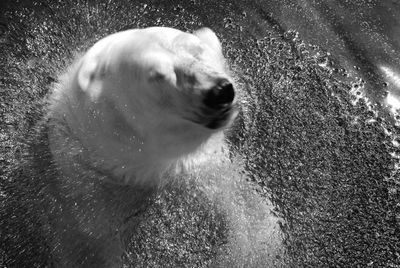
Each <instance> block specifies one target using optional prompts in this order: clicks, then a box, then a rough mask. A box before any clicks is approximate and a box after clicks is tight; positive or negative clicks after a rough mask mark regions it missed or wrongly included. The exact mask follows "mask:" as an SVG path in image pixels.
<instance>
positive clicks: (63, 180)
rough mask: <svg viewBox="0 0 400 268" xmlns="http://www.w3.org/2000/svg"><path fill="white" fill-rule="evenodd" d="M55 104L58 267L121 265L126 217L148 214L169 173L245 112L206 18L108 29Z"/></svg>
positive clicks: (52, 138)
mask: <svg viewBox="0 0 400 268" xmlns="http://www.w3.org/2000/svg"><path fill="white" fill-rule="evenodd" d="M49 107H50V109H49V114H48V118H47V125H48V137H49V146H50V149H51V154H52V158H53V162H54V165H55V166H56V167H57V168H56V169H57V171H58V174H59V175H58V181H59V182H58V184H57V187H59V189H62V193H63V194H60V195H58V197H55V198H54V199H56V201H55V202H56V203H57V204H59V205H58V208H59V211H60V212H59V213H58V214H57V217H55V218H56V219H52V221H53V226H55V227H53V228H54V229H55V231H53V233H54V234H55V235H54V239H53V241H52V243H53V245H52V248H54V255H55V256H56V258H55V259H56V260H55V262H56V263H58V266H59V267H80V266H82V267H119V266H120V265H121V255H122V253H123V251H124V246H123V240H124V238H123V237H121V236H123V229H124V228H125V225H126V222H127V221H132V220H131V219H132V217H133V216H132V215H134V216H135V217H134V218H140V214H141V213H142V212H143V211H144V210H145V209H146V206H147V205H148V202H149V198H150V197H151V196H152V194H153V193H154V192H156V189H158V188H160V187H162V186H163V184H165V181H166V180H168V178H170V177H174V176H173V175H171V174H174V173H177V172H182V170H185V169H186V168H187V166H190V165H195V164H196V163H197V162H201V161H206V160H205V159H207V154H208V153H210V152H215V151H219V152H220V151H222V150H223V149H224V148H223V147H224V146H225V143H224V137H223V134H222V130H224V129H225V128H226V127H228V126H229V125H230V124H231V123H232V122H233V120H234V119H235V117H236V115H237V107H236V104H235V89H234V85H233V80H232V78H231V77H230V75H229V71H228V68H227V66H226V62H225V60H224V57H223V55H222V50H221V44H220V42H219V40H218V38H217V36H216V35H215V34H214V33H213V32H212V31H211V30H210V29H208V28H203V29H200V30H198V31H196V32H194V33H193V34H190V33H185V32H182V31H179V30H176V29H172V28H164V27H152V28H146V29H134V30H127V31H123V32H119V33H115V34H112V35H110V36H107V37H105V38H104V39H101V40H100V41H98V42H97V43H96V44H95V45H94V46H93V47H91V48H90V49H89V50H88V51H87V52H86V54H84V55H83V57H81V58H80V59H79V60H78V61H77V62H76V63H75V64H74V65H73V66H72V67H71V68H70V69H69V70H68V72H67V73H66V74H65V75H64V77H62V79H61V81H60V83H59V84H58V85H57V86H56V88H55V89H54V92H53V93H52V95H51V98H50V106H49ZM116 189H118V190H116ZM55 207H57V206H55ZM128 219H129V220H128Z"/></svg>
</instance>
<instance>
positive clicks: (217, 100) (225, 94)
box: [204, 79, 235, 110]
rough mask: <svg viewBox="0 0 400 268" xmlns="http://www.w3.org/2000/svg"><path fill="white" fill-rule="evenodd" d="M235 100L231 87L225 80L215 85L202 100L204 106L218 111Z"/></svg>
mask: <svg viewBox="0 0 400 268" xmlns="http://www.w3.org/2000/svg"><path fill="white" fill-rule="evenodd" d="M234 98H235V91H234V89H233V85H232V83H231V82H229V81H228V80H226V79H223V80H221V81H219V82H218V83H217V85H216V86H215V87H213V88H211V89H210V90H208V91H207V93H206V94H205V98H204V104H205V105H206V106H207V107H208V108H211V109H215V110H219V109H221V108H224V107H226V106H227V105H230V104H231V103H232V101H233V99H234Z"/></svg>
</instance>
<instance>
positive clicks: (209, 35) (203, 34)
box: [193, 28, 222, 53]
mask: <svg viewBox="0 0 400 268" xmlns="http://www.w3.org/2000/svg"><path fill="white" fill-rule="evenodd" d="M193 34H194V35H196V36H197V37H198V38H199V39H200V40H201V41H202V42H204V43H206V44H207V45H208V46H209V47H210V48H212V49H213V50H214V51H216V52H218V53H222V47H221V43H220V42H219V39H218V37H217V36H216V35H215V33H214V32H213V31H211V29H209V28H201V29H199V30H197V31H195V32H194V33H193Z"/></svg>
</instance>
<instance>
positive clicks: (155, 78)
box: [148, 70, 177, 86]
mask: <svg viewBox="0 0 400 268" xmlns="http://www.w3.org/2000/svg"><path fill="white" fill-rule="evenodd" d="M165 71H166V70H151V71H150V72H149V78H148V80H149V82H150V83H161V84H165V83H169V84H171V85H173V86H175V85H176V80H177V78H176V75H175V72H174V71H173V70H168V72H165Z"/></svg>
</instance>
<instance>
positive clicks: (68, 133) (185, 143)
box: [50, 100, 222, 185]
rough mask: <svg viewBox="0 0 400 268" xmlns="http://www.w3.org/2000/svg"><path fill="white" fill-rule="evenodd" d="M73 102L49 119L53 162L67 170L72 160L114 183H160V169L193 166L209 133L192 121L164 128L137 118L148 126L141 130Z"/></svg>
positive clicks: (163, 171) (62, 107) (118, 116)
mask: <svg viewBox="0 0 400 268" xmlns="http://www.w3.org/2000/svg"><path fill="white" fill-rule="evenodd" d="M72 101H73V102H74V106H73V107H72V106H71V105H67V104H68V103H67V102H60V107H58V108H57V109H54V107H53V111H54V110H57V111H59V112H57V113H53V114H52V116H51V119H50V120H51V121H53V124H52V125H53V127H52V128H51V130H50V146H51V150H52V152H53V155H54V156H55V158H56V161H57V162H58V163H59V164H60V166H61V167H62V168H65V169H67V170H68V169H70V168H71V166H73V165H74V162H76V161H77V162H79V163H76V164H80V165H82V164H83V165H85V166H89V167H91V168H92V169H95V170H98V171H99V172H101V173H102V174H110V176H109V177H110V180H112V181H114V182H115V183H118V184H146V185H152V184H154V185H159V184H160V181H161V179H162V177H163V175H164V174H165V172H167V171H168V172H170V171H171V170H185V169H186V168H185V167H186V166H193V165H195V162H194V161H192V160H191V155H192V154H194V153H196V152H198V151H199V149H200V148H201V149H204V148H203V147H204V146H203V145H204V144H205V143H206V142H207V140H208V139H209V138H210V136H211V133H210V134H204V132H202V131H193V126H192V125H187V126H185V125H184V124H183V125H182V124H181V125H179V126H175V127H174V126H173V127H171V126H170V125H168V127H167V125H166V123H165V122H164V123H163V122H161V123H160V124H158V125H156V126H151V125H147V126H146V124H147V122H137V123H138V125H145V126H146V127H148V129H146V131H144V130H142V129H138V128H134V127H133V126H132V125H131V124H129V123H128V122H126V121H125V120H124V119H123V117H122V116H120V115H118V114H117V116H116V117H115V116H109V115H108V114H107V113H105V114H104V113H100V112H99V111H100V110H99V109H98V108H99V107H90V106H89V107H88V106H85V105H84V104H82V103H79V102H78V100H72ZM114 112H115V111H113V113H114ZM113 115H115V113H114V114H113ZM169 123H170V122H169ZM188 124H190V123H188ZM177 128H180V129H177ZM177 133H178V134H177ZM220 135H222V133H221V134H220ZM217 136H218V135H217ZM217 140H218V139H217ZM217 143H218V142H217ZM215 148H217V147H215ZM203 158H204V157H203ZM196 159H201V158H199V157H196ZM196 161H199V160H196ZM187 163H189V165H187ZM178 167H179V168H178ZM181 167H183V169H182V168H181ZM66 172H68V171H66Z"/></svg>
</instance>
